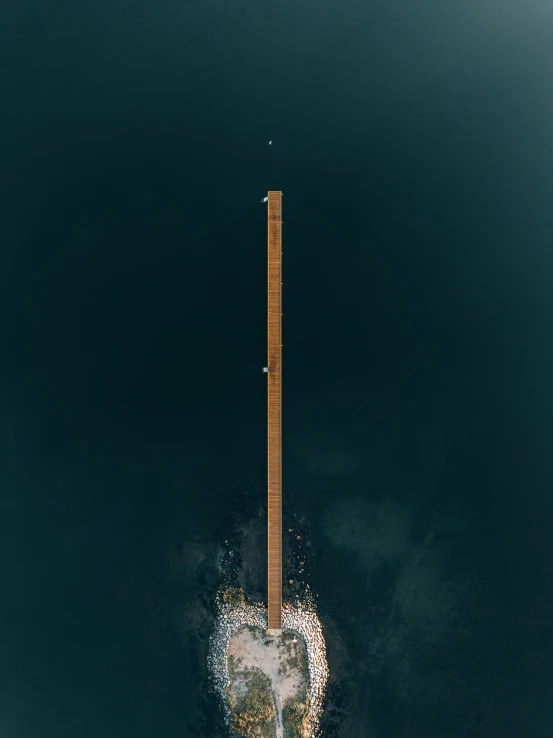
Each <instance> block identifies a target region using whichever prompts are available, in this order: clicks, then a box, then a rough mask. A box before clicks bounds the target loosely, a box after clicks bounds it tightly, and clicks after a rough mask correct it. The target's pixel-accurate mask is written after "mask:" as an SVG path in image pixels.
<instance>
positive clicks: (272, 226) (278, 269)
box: [267, 191, 282, 631]
mask: <svg viewBox="0 0 553 738" xmlns="http://www.w3.org/2000/svg"><path fill="white" fill-rule="evenodd" d="M267 194H268V197H269V199H268V209H267V211H268V216H267V222H268V228H267V230H268V306H267V308H268V313H267V333H268V369H269V371H268V375H267V379H268V392H267V395H268V434H267V438H268V444H267V445H268V448H267V452H268V546H269V549H268V554H269V555H268V561H269V566H268V606H269V618H268V629H269V630H272V631H279V630H280V629H281V627H282V192H276V191H272V192H268V193H267Z"/></svg>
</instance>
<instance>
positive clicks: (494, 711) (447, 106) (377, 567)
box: [0, 0, 553, 738]
mask: <svg viewBox="0 0 553 738" xmlns="http://www.w3.org/2000/svg"><path fill="white" fill-rule="evenodd" d="M552 22H553V7H552V6H551V5H550V4H548V3H546V2H542V1H541V0H529V2H528V3H525V4H524V7H522V6H521V5H520V4H517V3H513V2H508V3H507V4H505V3H499V2H485V3H481V2H476V0H470V1H469V3H468V4H467V3H464V4H461V5H459V4H456V3H453V2H446V3H444V2H437V1H435V0H430V2H415V3H410V2H406V1H404V0H400V1H397V0H394V1H393V2H377V3H376V4H375V3H373V4H363V3H359V2H353V0H344V2H342V3H340V4H336V3H329V2H328V1H327V0H324V1H323V2H322V3H321V2H317V3H315V2H312V0H294V1H293V2H292V0H284V2H280V3H277V4H274V3H273V4H271V3H269V4H267V3H259V2H253V1H252V0H227V1H226V2H223V1H222V0H179V2H176V1H175V0H158V1H157V2H153V0H152V1H151V0H111V1H110V2H107V1H106V0H99V1H97V2H94V3H85V2H68V1H67V2H66V1H65V0H51V2H48V3H45V2H38V0H19V2H17V3H5V4H4V6H3V7H2V8H1V9H0V60H1V63H0V88H1V90H2V106H1V117H0V196H1V199H0V295H1V298H2V306H1V310H0V329H1V333H0V336H1V342H0V351H1V354H0V358H1V361H0V409H1V416H0V440H1V443H0V592H1V593H2V600H1V601H2V605H1V607H0V735H1V736H2V737H3V738H4V737H5V738H73V737H77V736H79V738H89V737H90V738H93V737H94V738H96V737H97V736H99V735H102V736H106V738H108V737H109V738H111V737H112V736H113V738H116V737H117V738H121V736H133V738H139V737H142V736H144V737H145V738H146V737H148V738H149V737H150V736H156V737H157V738H173V736H175V737H176V736H179V738H183V737H184V738H186V736H193V735H197V736H202V729H201V727H200V722H199V718H198V714H199V713H198V705H199V704H200V700H201V697H202V695H200V694H199V689H200V687H199V686H198V685H199V684H200V681H199V680H198V652H197V651H195V650H194V647H190V646H188V647H184V646H182V645H180V644H179V642H178V639H176V638H175V639H174V640H171V639H170V638H163V637H159V636H158V635H156V632H157V631H156V630H155V628H152V620H155V618H156V612H157V608H158V603H159V602H160V601H164V600H165V599H166V597H167V589H168V588H169V586H170V585H169V584H168V581H169V579H170V578H171V577H170V575H169V574H168V573H167V572H168V567H170V565H169V564H168V563H167V561H168V559H171V557H170V556H169V555H168V554H167V551H168V550H169V549H170V548H171V546H173V545H176V546H177V547H178V545H179V544H178V542H179V541H180V540H182V539H188V540H190V539H194V540H201V541H203V542H204V544H205V545H207V546H209V544H210V543H213V544H215V543H216V535H218V533H217V531H218V530H219V528H220V525H221V524H222V523H223V521H224V520H225V518H226V516H227V515H228V512H229V510H230V508H231V506H232V504H233V502H234V501H235V500H236V499H237V497H239V496H240V495H244V493H245V491H248V493H249V495H250V499H253V500H254V501H256V500H257V499H259V500H260V501H261V500H262V499H263V494H264V484H265V481H266V466H265V449H266V440H265V412H266V396H265V392H266V390H265V384H266V380H265V378H264V376H263V375H262V374H261V373H260V372H261V367H262V366H263V365H264V363H265V351H266V344H265V342H266V333H265V318H266V210H265V206H263V205H261V203H260V199H261V198H262V197H263V196H264V195H265V193H266V191H267V190H268V189H281V190H282V191H283V193H284V200H283V221H284V226H283V237H284V241H283V251H284V256H283V259H284V262H283V263H284V288H283V289H284V293H283V295H284V298H283V299H284V313H285V315H284V318H283V321H284V323H283V329H284V343H285V348H284V410H283V419H284V433H285V438H284V442H283V450H284V479H285V488H286V489H285V499H286V500H291V499H292V495H293V500H294V505H295V506H296V507H297V509H298V511H300V512H301V513H302V514H304V515H306V516H307V518H308V520H309V521H310V524H311V527H312V537H313V540H312V545H313V552H314V565H315V574H314V577H315V585H316V587H317V589H318V591H319V592H320V595H321V609H322V612H323V614H324V615H325V617H327V618H329V619H330V620H331V621H332V623H333V627H334V628H335V629H336V632H337V633H340V637H341V638H342V646H341V648H342V652H345V653H346V655H347V659H349V662H348V663H349V667H348V668H349V669H350V674H351V675H352V683H353V684H354V687H353V688H352V690H353V691H352V693H351V699H350V703H349V708H348V709H349V710H350V713H352V714H353V718H352V720H353V722H351V723H350V726H351V725H354V726H355V728H351V727H350V728H349V729H348V733H347V735H348V736H353V737H354V738H362V737H365V736H366V737H369V736H370V737H371V738H372V737H373V736H374V738H434V737H436V738H461V737H462V738H465V737H466V736H473V737H476V736H482V737H484V736H486V738H490V737H491V736H499V735H501V736H503V738H507V737H509V738H510V736H513V737H514V736H516V737H517V738H521V736H529V737H531V738H542V737H543V738H549V736H551V734H552V731H553V707H552V704H553V702H552V698H553V638H552V636H553V597H552V594H551V593H552V591H553V590H552V588H551V587H552V585H553V581H552V579H553V577H552V575H551V571H550V570H551V562H552V561H553V558H552V556H553V546H552V537H551V535H550V526H551V520H552V519H553V497H552V482H553V463H552V457H551V449H552V442H553V384H552V382H553V380H552V376H553V374H552V372H553V352H552V345H553V344H552V342H551V336H552V331H553V295H552V293H551V285H552V284H553V254H552V250H551V249H552V246H551V244H552V225H553V219H552V215H551V213H552V210H551V202H552V198H553V153H552V151H553V150H552V148H551V130H552V124H553V109H552V107H551V104H550V97H551V95H550V91H551V85H552V82H553V79H552V77H553V66H552V63H553V38H552V36H553V33H552V30H551V29H552V25H551V24H552ZM270 139H272V141H273V143H272V145H271V146H269V145H268V142H269V140H270ZM287 490H288V491H289V495H288V497H287V496H286V495H287ZM285 504H288V502H286V503H285ZM175 541H176V542H177V543H175ZM204 544H202V545H204ZM185 564H186V562H185ZM183 576H184V575H183ZM175 578H177V579H178V574H175ZM171 586H173V585H171ZM190 596H191V597H194V596H197V593H194V591H192V590H191V595H190ZM379 608H381V609H379ZM378 618H381V619H382V618H383V622H382V623H381V624H380V625H378V622H379V621H378ZM384 621H386V622H384ZM386 623H387V625H386ZM379 628H380V630H379ZM377 632H378V633H380V636H379V638H381V641H379V645H378V648H379V651H378V653H377V654H375V650H376V645H375V640H374V639H375V638H376V635H375V634H376V633H377ZM386 633H387V634H388V635H386ZM386 638H387V640H385V639H386ZM415 643H418V644H420V647H416V648H415V646H413V644H415ZM375 659H376V660H377V661H378V659H380V660H379V661H378V665H377V666H375ZM350 718H351V715H350ZM352 731H355V732H352ZM205 738H208V737H207V736H205Z"/></svg>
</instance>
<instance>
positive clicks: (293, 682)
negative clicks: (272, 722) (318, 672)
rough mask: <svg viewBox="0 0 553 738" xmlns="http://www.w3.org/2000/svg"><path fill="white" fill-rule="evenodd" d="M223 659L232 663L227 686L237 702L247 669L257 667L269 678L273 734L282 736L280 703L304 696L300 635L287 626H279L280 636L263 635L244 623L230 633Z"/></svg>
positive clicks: (304, 668) (304, 658) (304, 664)
mask: <svg viewBox="0 0 553 738" xmlns="http://www.w3.org/2000/svg"><path fill="white" fill-rule="evenodd" d="M227 660H228V661H229V662H231V663H232V664H233V669H232V670H231V672H232V675H233V676H232V678H231V684H230V689H231V691H232V694H233V696H234V699H235V701H236V702H237V703H239V702H240V701H241V699H242V698H243V697H244V693H245V691H246V689H247V687H246V683H247V675H248V673H249V672H250V670H252V669H255V670H257V669H259V670H260V671H262V672H263V673H264V674H265V675H266V676H267V677H268V678H269V679H270V682H271V691H272V696H273V701H274V707H275V716H276V735H277V738H280V737H281V736H283V735H284V731H283V719H282V709H283V706H284V705H285V704H286V702H288V701H290V700H300V701H301V702H304V701H305V699H306V690H307V680H308V672H307V652H306V648H305V643H304V641H303V638H302V637H301V636H300V635H299V634H297V633H294V632H293V631H288V630H283V632H282V635H281V636H275V637H267V636H264V635H263V631H262V629H261V628H256V627H252V626H244V627H242V628H239V629H238V630H237V631H236V632H235V633H233V634H232V636H231V638H230V640H229V645H228V651H227Z"/></svg>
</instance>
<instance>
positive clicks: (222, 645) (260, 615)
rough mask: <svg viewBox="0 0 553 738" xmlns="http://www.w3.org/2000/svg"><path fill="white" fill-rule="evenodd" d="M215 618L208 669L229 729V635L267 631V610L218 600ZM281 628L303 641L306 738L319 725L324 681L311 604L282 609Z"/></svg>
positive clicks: (315, 732)
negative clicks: (306, 678) (254, 628)
mask: <svg viewBox="0 0 553 738" xmlns="http://www.w3.org/2000/svg"><path fill="white" fill-rule="evenodd" d="M220 603H221V604H220V606H219V614H218V617H217V620H216V624H215V629H214V631H213V633H212V635H211V638H210V648H209V656H208V666H209V670H210V673H211V677H212V679H213V684H214V686H215V689H216V691H217V693H218V695H219V697H220V698H221V701H222V704H223V711H224V714H225V718H226V722H227V725H230V717H231V716H230V708H229V705H228V703H227V688H228V685H229V675H228V668H227V649H228V642H229V639H230V637H231V635H232V633H233V632H234V631H235V630H237V629H238V628H240V627H242V626H244V625H252V626H257V627H259V628H263V629H266V628H267V608H266V607H265V606H264V605H262V604H260V603H251V604H246V603H242V604H238V605H235V606H232V605H229V604H225V603H224V602H223V601H222V599H221V600H220ZM282 626H283V628H284V629H286V630H291V631H294V633H297V634H298V635H299V636H301V637H302V638H303V640H304V641H305V646H306V651H307V663H308V669H309V687H308V710H307V715H306V721H305V723H306V725H307V726H308V731H309V738H315V737H316V736H317V735H318V734H319V723H320V717H321V712H322V706H323V700H324V695H325V690H326V684H327V681H328V665H327V660H326V646H325V642H324V638H323V632H322V628H321V623H320V621H319V618H318V617H317V613H316V609H315V606H314V603H313V602H312V601H311V600H307V601H306V602H301V603H297V604H295V605H292V604H285V605H284V606H283V608H282Z"/></svg>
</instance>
